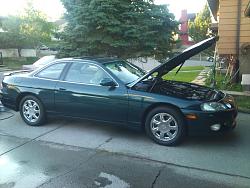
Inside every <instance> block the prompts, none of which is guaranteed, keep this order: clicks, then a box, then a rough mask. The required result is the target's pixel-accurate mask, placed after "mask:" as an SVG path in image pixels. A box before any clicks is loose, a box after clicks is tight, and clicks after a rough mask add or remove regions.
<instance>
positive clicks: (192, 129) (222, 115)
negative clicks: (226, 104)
mask: <svg viewBox="0 0 250 188" xmlns="http://www.w3.org/2000/svg"><path fill="white" fill-rule="evenodd" d="M187 114H195V115H196V116H197V119H196V120H189V119H186V123H187V127H188V134H189V135H210V134H218V133H221V132H225V131H229V130H233V129H234V128H235V127H236V125H237V122H236V117H237V114H238V112H237V110H236V109H231V110H227V111H220V112H203V111H191V110H185V111H184V115H187ZM215 124H217V125H220V129H219V130H216V131H215V130H212V128H211V126H212V125H215Z"/></svg>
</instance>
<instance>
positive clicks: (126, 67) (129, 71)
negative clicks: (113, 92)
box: [104, 61, 146, 84]
mask: <svg viewBox="0 0 250 188" xmlns="http://www.w3.org/2000/svg"><path fill="white" fill-rule="evenodd" d="M104 66H106V67H107V68H108V69H109V70H110V71H111V72H112V73H113V74H114V75H116V76H117V77H118V78H119V79H120V80H121V81H122V82H123V83H125V84H129V83H132V82H134V81H136V80H137V79H139V78H140V77H142V76H143V75H145V74H146V72H145V71H143V70H142V69H140V68H139V67H137V66H135V65H133V64H132V63H129V62H126V61H115V62H110V63H105V64H104Z"/></svg>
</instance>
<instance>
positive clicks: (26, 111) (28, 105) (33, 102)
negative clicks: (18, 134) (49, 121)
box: [19, 95, 46, 126]
mask: <svg viewBox="0 0 250 188" xmlns="http://www.w3.org/2000/svg"><path fill="white" fill-rule="evenodd" d="M19 110H20V115H21V117H22V119H23V121H24V122H25V123H26V124H28V125H30V126H40V125H42V124H43V123H44V122H45V119H46V118H45V117H46V116H45V110H44V107H43V105H42V103H41V101H40V100H39V99H38V98H37V97H35V96H32V95H28V96H25V97H23V98H22V100H21V102H20V106H19Z"/></svg>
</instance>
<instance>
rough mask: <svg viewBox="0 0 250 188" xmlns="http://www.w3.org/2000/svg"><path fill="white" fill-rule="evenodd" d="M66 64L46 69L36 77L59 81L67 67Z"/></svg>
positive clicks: (54, 65) (58, 64)
mask: <svg viewBox="0 0 250 188" xmlns="http://www.w3.org/2000/svg"><path fill="white" fill-rule="evenodd" d="M65 65H66V63H57V64H53V65H50V66H48V67H46V68H45V69H43V70H41V71H40V72H39V73H37V74H36V77H39V78H48V79H54V80H57V79H59V78H60V75H61V73H62V71H63V69H64V67H65Z"/></svg>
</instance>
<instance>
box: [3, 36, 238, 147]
mask: <svg viewBox="0 0 250 188" xmlns="http://www.w3.org/2000/svg"><path fill="white" fill-rule="evenodd" d="M216 40H217V38H216V37H213V38H210V39H207V40H204V41H202V42H200V43H198V44H196V45H194V46H192V47H190V48H188V49H186V50H184V51H183V53H181V54H179V55H177V56H175V57H174V58H172V59H170V60H169V61H167V62H165V63H163V64H161V65H159V66H158V67H156V68H155V69H153V70H151V71H150V72H148V73H146V72H145V71H143V70H142V69H140V68H138V67H136V66H135V65H133V64H131V63H128V62H126V61H124V60H121V59H117V58H100V57H99V58H98V57H82V58H66V59H58V60H55V61H53V62H51V63H50V64H48V65H46V66H45V67H42V68H39V69H38V70H35V71H33V72H30V73H25V74H20V72H19V73H16V74H15V73H13V74H11V73H10V74H9V75H6V76H5V78H4V80H3V82H2V89H1V92H0V96H1V101H2V103H3V105H4V106H6V107H9V108H11V109H13V110H16V111H20V114H21V117H22V119H23V120H24V121H25V122H26V123H27V124H28V125H31V126H39V125H42V124H43V123H45V120H46V117H47V116H55V115H59V116H65V117H74V118H82V119H90V120H96V121H103V122H109V123H112V124H115V125H121V126H129V127H132V128H137V129H144V130H145V132H146V133H147V135H148V136H149V137H150V138H152V139H153V140H154V141H155V142H157V143H159V144H162V145H176V144H178V143H180V141H182V140H183V138H184V137H185V135H186V134H187V133H188V134H204V133H206V134H207V133H219V132H224V131H226V130H232V129H233V128H234V127H235V126H236V120H235V119H236V116H237V108H236V105H235V102H234V99H233V98H232V97H231V96H229V95H227V94H225V93H223V92H221V91H218V90H215V89H212V88H208V87H204V86H199V85H196V84H191V83H184V82H177V81H169V80H164V79H162V77H163V76H164V75H165V74H167V73H168V72H169V71H171V70H172V69H174V68H176V67H177V66H180V67H181V66H182V65H183V63H184V62H185V60H187V59H189V58H190V57H192V56H193V55H195V54H197V53H199V52H201V51H202V50H204V49H206V48H208V47H210V46H211V45H213V44H214V43H215V42H216Z"/></svg>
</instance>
